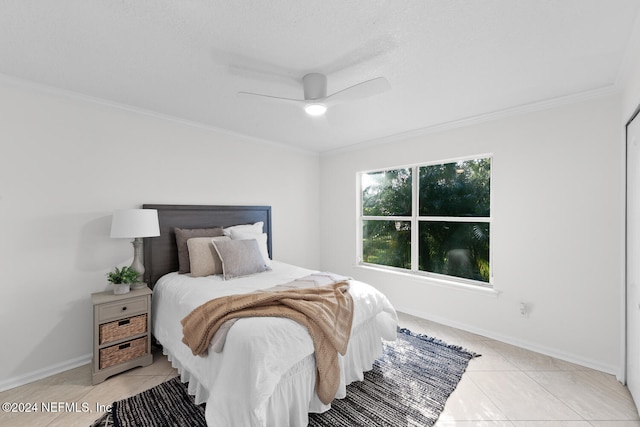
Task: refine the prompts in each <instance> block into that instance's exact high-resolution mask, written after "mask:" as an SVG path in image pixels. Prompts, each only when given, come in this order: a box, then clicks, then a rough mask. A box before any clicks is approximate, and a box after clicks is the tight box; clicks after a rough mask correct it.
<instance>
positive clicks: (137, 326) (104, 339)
mask: <svg viewBox="0 0 640 427" xmlns="http://www.w3.org/2000/svg"><path fill="white" fill-rule="evenodd" d="M145 332H147V315H146V314H142V315H140V316H134V317H129V318H127V319H122V320H117V321H115V322H110V323H105V324H103V325H100V344H106V343H109V342H114V341H118V340H121V339H123V338H127V337H131V336H134V335H137V334H143V333H145Z"/></svg>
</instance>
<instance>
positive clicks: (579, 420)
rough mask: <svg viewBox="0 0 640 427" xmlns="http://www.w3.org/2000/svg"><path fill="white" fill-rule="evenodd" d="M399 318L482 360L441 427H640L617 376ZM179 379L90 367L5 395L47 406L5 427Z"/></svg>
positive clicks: (71, 416) (79, 415)
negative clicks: (97, 380)
mask: <svg viewBox="0 0 640 427" xmlns="http://www.w3.org/2000/svg"><path fill="white" fill-rule="evenodd" d="M399 318H400V325H401V326H403V327H406V328H409V329H411V330H412V331H414V332H418V333H423V334H427V335H430V336H434V337H436V338H440V339H442V340H444V341H446V342H448V343H450V344H456V345H460V346H463V347H465V348H467V349H469V350H471V351H475V352H477V353H480V354H482V356H481V357H479V358H476V359H473V360H471V362H470V363H469V367H468V368H467V371H466V372H465V374H464V375H463V377H462V380H461V381H460V384H459V385H458V387H457V389H456V390H455V391H454V393H453V394H452V395H451V397H450V398H449V400H448V401H447V405H446V407H445V410H444V412H443V413H442V415H441V416H440V419H439V420H438V422H437V424H436V427H450V426H456V427H640V418H639V417H638V412H637V410H636V407H635V405H634V404H633V401H632V399H631V396H630V395H629V391H628V390H627V388H626V387H624V386H623V385H621V384H620V383H619V382H617V381H616V379H615V378H614V377H613V376H612V375H608V374H604V373H602V372H598V371H594V370H592V369H588V368H584V367H581V366H578V365H574V364H571V363H568V362H564V361H561V360H558V359H554V358H552V357H548V356H544V355H541V354H539V353H534V352H531V351H528V350H523V349H521V348H518V347H514V346H511V345H508V344H505V343H501V342H499V341H495V340H491V339H488V338H485V337H482V336H479V335H475V334H471V333H469V332H465V331H462V330H459V329H454V328H450V327H447V326H443V325H440V324H437V323H434V322H430V321H428V320H424V319H420V318H417V317H413V316H409V315H406V314H403V313H399ZM176 375H177V372H176V371H175V369H173V368H172V367H171V365H170V364H169V362H168V361H167V359H166V357H164V356H162V355H161V354H159V353H156V354H155V357H154V363H153V365H151V366H148V367H145V368H137V369H133V370H131V371H128V372H126V373H123V374H120V375H117V376H114V377H111V378H109V379H108V380H106V381H105V382H103V383H101V384H98V385H96V386H92V385H91V368H90V366H89V365H85V366H82V367H79V368H76V369H72V370H70V371H67V372H63V373H61V374H58V375H54V376H52V377H49V378H45V379H43V380H40V381H36V382H34V383H31V384H27V385H24V386H22V387H17V388H14V389H12V390H7V391H5V392H2V393H0V403H2V402H16V403H23V404H24V403H33V402H35V403H37V404H38V405H37V406H40V407H39V411H38V412H37V413H6V412H0V426H5V425H6V426H12V427H13V426H16V427H17V426H30V427H31V426H56V427H57V426H65V427H73V426H89V425H91V423H92V422H93V421H94V420H95V419H96V418H98V417H99V416H100V415H101V413H102V412H104V409H103V406H104V405H109V404H111V403H112V402H113V401H115V400H118V399H122V398H124V397H127V396H130V395H134V394H137V393H139V392H141V391H143V390H146V389H148V388H150V387H153V386H154V385H157V384H159V383H161V382H163V381H166V380H168V379H170V378H172V377H174V376H176ZM42 402H62V404H61V405H57V406H58V408H60V409H61V410H59V411H58V412H53V411H52V410H49V411H48V412H46V411H45V412H43V411H42V410H41V409H42V408H41V405H42ZM68 404H71V405H68ZM74 404H75V405H76V406H77V410H76V411H73V409H74V408H73V405H74ZM49 405H50V409H55V407H56V405H53V404H51V403H49ZM65 405H67V406H68V407H65ZM85 409H86V411H85Z"/></svg>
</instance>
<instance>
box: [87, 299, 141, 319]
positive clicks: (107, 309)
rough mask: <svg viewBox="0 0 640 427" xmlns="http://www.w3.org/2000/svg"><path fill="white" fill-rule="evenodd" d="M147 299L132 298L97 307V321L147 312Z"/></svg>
mask: <svg viewBox="0 0 640 427" xmlns="http://www.w3.org/2000/svg"><path fill="white" fill-rule="evenodd" d="M148 309H149V308H148V307H147V298H145V297H142V298H134V299H128V300H123V301H116V302H112V303H108V304H102V305H100V306H99V307H98V321H99V322H102V321H105V320H111V319H120V318H122V317H123V316H132V315H134V314H138V313H146V312H147V311H148Z"/></svg>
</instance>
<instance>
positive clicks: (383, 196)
mask: <svg viewBox="0 0 640 427" xmlns="http://www.w3.org/2000/svg"><path fill="white" fill-rule="evenodd" d="M359 178H360V184H361V187H360V190H361V191H360V194H361V201H360V202H361V207H362V209H361V215H360V220H361V230H362V232H361V242H360V249H361V261H362V263H365V264H375V265H381V266H386V267H393V268H400V269H404V270H410V271H413V272H416V273H422V274H427V275H444V276H449V277H453V278H456V280H462V281H465V282H466V281H470V282H473V283H476V284H484V285H487V284H489V283H490V278H491V270H490V238H489V237H490V228H491V227H490V225H491V158H490V157H481V158H474V159H466V160H459V161H453V162H448V163H442V164H423V165H415V166H411V167H402V168H396V169H389V170H380V171H372V172H362V173H360V174H359Z"/></svg>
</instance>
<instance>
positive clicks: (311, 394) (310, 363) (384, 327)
mask: <svg viewBox="0 0 640 427" xmlns="http://www.w3.org/2000/svg"><path fill="white" fill-rule="evenodd" d="M396 324H397V322H396V319H395V318H393V316H391V315H390V314H389V313H386V312H383V313H379V314H378V316H376V317H375V318H374V319H372V320H371V321H369V322H367V323H364V324H362V325H360V326H359V327H358V328H357V329H356V330H354V331H352V334H351V339H350V340H349V346H348V348H347V352H346V354H345V355H344V356H339V360H340V376H341V378H340V388H339V389H338V392H337V394H336V398H337V399H342V398H344V397H345V396H346V386H347V385H348V384H350V383H352V382H354V381H362V379H363V378H364V372H366V371H369V370H371V368H372V366H373V362H374V361H375V360H376V359H378V358H379V357H380V356H381V355H382V341H381V340H380V337H383V338H384V339H387V340H394V339H395V337H396ZM163 352H164V354H165V355H166V356H167V357H168V359H169V360H170V361H171V365H172V366H173V367H174V368H176V369H177V370H178V372H179V373H180V379H181V380H182V382H188V383H189V386H188V391H189V394H191V395H192V396H194V397H195V401H196V403H197V404H200V403H204V402H207V401H208V400H209V392H208V390H207V389H206V388H205V387H204V386H203V385H202V384H201V383H200V382H199V381H198V379H197V378H196V377H195V376H194V375H191V373H189V371H188V370H187V369H185V368H184V367H183V366H182V364H181V363H180V362H179V360H177V359H176V358H174V357H173V356H172V354H171V353H170V352H169V351H168V350H166V349H163ZM315 379H316V364H315V357H314V355H313V354H312V355H309V356H307V357H306V358H304V359H302V360H301V361H300V362H298V363H297V364H295V365H294V366H293V367H292V368H291V369H289V371H288V372H286V373H285V375H283V376H282V379H281V380H280V382H279V383H278V385H277V386H276V388H275V390H274V392H273V394H272V396H271V397H270V398H269V399H268V401H267V402H266V405H265V407H264V408H258V409H257V410H256V412H255V414H254V415H255V417H253V422H258V424H253V423H252V424H251V425H260V426H262V427H271V426H278V427H302V426H306V425H307V424H308V422H309V418H308V413H309V412H312V413H322V412H325V411H327V410H329V409H330V408H331V405H326V404H324V403H322V402H321V401H320V399H319V398H318V396H317V394H316V393H315V389H314V384H315ZM211 409H212V410H213V407H212V408H211ZM224 409H228V411H227V413H219V411H221V410H224ZM215 410H216V411H217V412H218V413H210V411H209V408H207V414H206V415H207V423H208V424H209V425H213V426H222V425H231V426H237V425H245V424H242V423H244V422H246V421H247V420H246V417H245V416H243V414H240V413H238V412H237V411H234V408H233V407H228V406H225V407H223V408H216V409H215ZM211 412H213V411H211ZM223 423H224V424H223ZM227 423H230V424H227Z"/></svg>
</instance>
